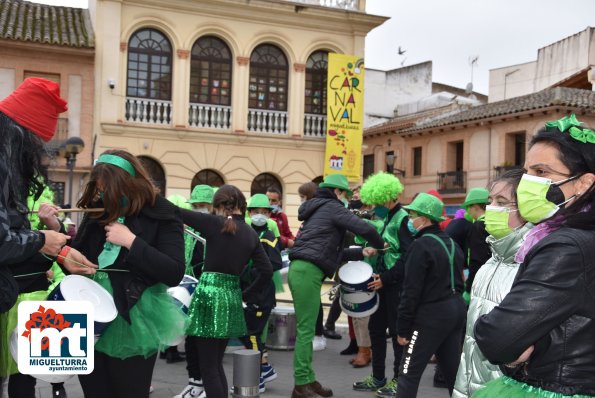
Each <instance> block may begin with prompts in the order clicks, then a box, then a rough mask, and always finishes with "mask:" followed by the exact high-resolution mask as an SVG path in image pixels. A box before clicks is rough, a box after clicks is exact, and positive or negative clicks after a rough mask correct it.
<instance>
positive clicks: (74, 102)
mask: <svg viewBox="0 0 595 398" xmlns="http://www.w3.org/2000/svg"><path fill="white" fill-rule="evenodd" d="M94 53H95V51H94V34H93V29H92V25H91V19H90V16H89V12H88V10H85V9H79V8H68V7H57V6H48V5H42V4H35V3H29V2H27V1H22V0H0V54H2V55H1V56H0V99H2V98H5V97H6V96H8V95H9V94H10V93H11V92H12V91H13V90H14V89H15V88H16V87H17V86H18V85H19V84H20V83H21V82H22V81H23V80H24V79H25V78H27V77H43V78H46V79H50V80H53V81H55V82H57V83H58V84H59V85H60V92H61V96H62V98H64V99H66V100H67V101H68V111H67V112H65V113H63V114H61V115H60V116H59V120H58V128H57V131H56V134H55V136H54V139H53V140H52V142H50V145H49V147H50V154H51V156H52V159H51V162H50V169H49V176H50V180H51V183H52V186H53V188H54V190H55V193H56V195H55V200H56V203H57V204H58V205H64V204H68V203H71V202H73V203H72V204H74V202H76V199H77V198H78V197H79V193H80V190H81V188H82V185H83V183H84V177H85V176H86V175H87V174H88V173H89V170H90V168H91V163H92V161H91V159H92V148H93V101H94V82H93V68H94ZM71 137H78V138H80V139H82V140H83V142H84V145H85V148H84V149H83V151H82V152H81V153H80V154H78V155H77V156H76V163H75V164H74V165H73V166H74V168H73V170H72V174H70V171H69V169H68V168H67V165H66V160H65V159H64V149H65V148H64V146H63V145H62V144H64V142H65V141H66V140H67V139H68V138H71ZM61 145H62V148H61V149H62V150H61V151H59V149H60V146H61ZM71 176H72V178H70V177H71ZM70 180H72V185H70V182H69V181H70ZM70 192H72V200H71V198H70V197H69V193H70Z"/></svg>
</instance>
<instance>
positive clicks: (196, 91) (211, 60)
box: [190, 36, 232, 105]
mask: <svg viewBox="0 0 595 398" xmlns="http://www.w3.org/2000/svg"><path fill="white" fill-rule="evenodd" d="M191 58H192V59H191V61H190V62H191V64H190V65H191V66H190V102H193V103H200V104H212V105H231V65H232V57H231V51H230V50H229V47H228V46H227V44H225V43H224V42H223V40H221V39H219V38H217V37H214V36H204V37H201V38H200V39H198V40H197V41H196V42H195V43H194V45H193V46H192V57H191Z"/></svg>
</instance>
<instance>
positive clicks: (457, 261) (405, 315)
mask: <svg viewBox="0 0 595 398" xmlns="http://www.w3.org/2000/svg"><path fill="white" fill-rule="evenodd" d="M428 234H433V235H436V236H437V237H438V238H439V239H441V240H442V242H444V244H445V245H446V247H447V248H448V250H449V251H450V250H451V247H452V246H451V242H453V243H454V240H452V239H451V238H450V237H449V236H448V235H447V234H446V233H445V232H442V231H441V230H440V227H439V226H438V225H432V226H429V227H427V228H424V229H422V230H421V231H420V232H419V233H418V234H417V235H416V237H415V240H414V241H413V243H412V244H411V246H409V249H408V250H407V253H406V254H405V260H404V261H405V279H404V281H403V287H402V290H401V302H400V303H399V309H398V311H397V312H398V318H397V333H398V335H399V336H401V337H407V338H410V337H411V332H412V328H413V323H414V321H415V318H416V314H417V311H418V308H419V307H420V306H422V305H424V304H430V303H436V302H440V301H444V300H450V299H452V298H453V297H460V296H461V294H462V293H463V264H464V258H465V257H464V256H463V252H462V251H461V248H460V247H459V245H457V244H456V243H454V249H455V255H454V261H453V274H452V276H453V277H454V279H453V283H454V289H455V292H453V291H452V285H451V269H450V261H449V257H448V253H447V252H446V250H445V249H444V247H443V246H442V245H441V244H440V242H438V241H437V240H436V239H435V238H432V237H430V236H427V235H428Z"/></svg>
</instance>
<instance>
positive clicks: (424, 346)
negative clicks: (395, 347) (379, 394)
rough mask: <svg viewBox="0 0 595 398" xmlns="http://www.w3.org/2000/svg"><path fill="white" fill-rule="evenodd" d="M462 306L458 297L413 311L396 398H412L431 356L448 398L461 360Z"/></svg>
mask: <svg viewBox="0 0 595 398" xmlns="http://www.w3.org/2000/svg"><path fill="white" fill-rule="evenodd" d="M465 309H466V308H465V303H464V302H463V299H462V298H461V297H460V296H456V297H452V298H450V299H448V300H445V301H440V302H437V303H431V304H422V305H420V306H419V308H418V309H417V313H416V314H415V321H414V323H413V334H412V337H411V342H410V343H409V344H408V345H407V346H406V347H405V352H404V354H403V359H402V361H401V367H400V370H399V383H398V384H397V397H399V398H415V397H416V396H417V389H418V388H419V380H420V379H421V376H422V374H423V372H424V369H425V368H426V365H427V364H428V361H429V360H430V358H431V357H432V355H433V354H434V353H436V358H438V363H439V364H440V369H441V370H442V372H443V374H444V379H445V381H446V385H447V386H448V391H449V392H450V394H451V395H452V391H453V387H454V384H455V378H456V375H457V369H458V367H459V360H460V357H461V330H463V328H464V327H465Z"/></svg>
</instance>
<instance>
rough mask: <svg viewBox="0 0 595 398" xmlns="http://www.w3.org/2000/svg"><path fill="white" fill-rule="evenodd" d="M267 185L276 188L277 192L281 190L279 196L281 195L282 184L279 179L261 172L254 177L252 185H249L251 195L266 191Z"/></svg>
mask: <svg viewBox="0 0 595 398" xmlns="http://www.w3.org/2000/svg"><path fill="white" fill-rule="evenodd" d="M269 187H274V188H277V189H278V190H279V192H281V196H283V186H282V185H281V181H279V180H278V179H277V177H275V176H274V175H272V174H269V173H262V174H259V175H257V176H256V177H254V180H253V181H252V186H251V187H250V195H251V196H252V195H254V194H255V193H267V189H268V188H269Z"/></svg>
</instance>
